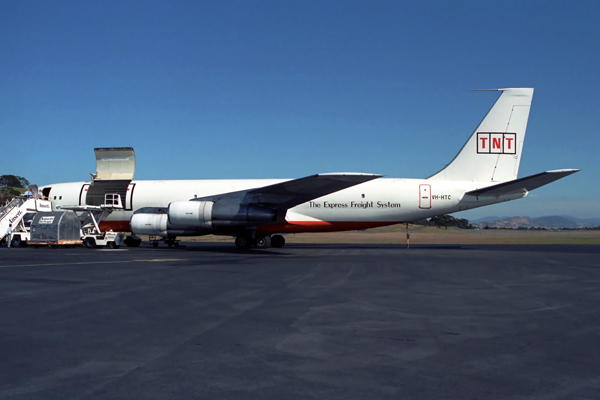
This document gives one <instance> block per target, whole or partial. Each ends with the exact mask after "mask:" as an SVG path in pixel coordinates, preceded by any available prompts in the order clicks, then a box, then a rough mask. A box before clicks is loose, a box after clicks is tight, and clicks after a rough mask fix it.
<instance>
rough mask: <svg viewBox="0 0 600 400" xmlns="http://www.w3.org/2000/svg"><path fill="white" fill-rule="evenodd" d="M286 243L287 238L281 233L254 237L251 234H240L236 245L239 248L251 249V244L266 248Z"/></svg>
mask: <svg viewBox="0 0 600 400" xmlns="http://www.w3.org/2000/svg"><path fill="white" fill-rule="evenodd" d="M284 244H285V238H284V237H283V236H281V235H273V236H270V235H265V236H262V235H261V236H256V238H252V236H250V235H238V236H237V237H236V238H235V245H236V246H237V248H238V249H244V250H245V249H249V248H250V247H251V246H256V248H258V249H266V248H269V247H276V248H280V247H283V245H284Z"/></svg>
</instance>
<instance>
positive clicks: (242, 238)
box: [235, 235, 252, 250]
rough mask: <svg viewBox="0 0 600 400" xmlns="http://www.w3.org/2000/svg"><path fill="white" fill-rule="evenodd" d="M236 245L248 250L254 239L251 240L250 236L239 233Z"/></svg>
mask: <svg viewBox="0 0 600 400" xmlns="http://www.w3.org/2000/svg"><path fill="white" fill-rule="evenodd" d="M235 245H236V246H237V248H238V249H243V250H246V249H249V248H250V246H251V245H252V241H251V240H250V237H249V236H246V235H239V236H238V237H236V238H235Z"/></svg>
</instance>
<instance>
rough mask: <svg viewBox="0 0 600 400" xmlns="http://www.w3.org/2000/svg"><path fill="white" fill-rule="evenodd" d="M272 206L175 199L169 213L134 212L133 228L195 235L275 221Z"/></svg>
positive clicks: (142, 232) (137, 231)
mask: <svg viewBox="0 0 600 400" xmlns="http://www.w3.org/2000/svg"><path fill="white" fill-rule="evenodd" d="M275 217H276V214H275V211H274V210H271V209H270V208H265V207H261V206H255V205H251V204H239V203H235V202H231V203H220V202H216V203H215V202H212V201H193V200H190V201H174V202H172V203H170V204H169V208H168V211H167V214H149V213H148V214H146V213H139V214H134V215H133V216H132V217H131V220H130V224H131V231H132V232H133V233H134V234H136V235H155V236H163V237H173V236H193V235H198V234H206V233H210V232H213V231H218V230H222V231H227V230H235V229H236V228H244V227H251V226H256V225H260V224H267V223H270V222H274V221H275Z"/></svg>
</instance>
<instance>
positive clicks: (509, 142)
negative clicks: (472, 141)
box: [477, 132, 517, 154]
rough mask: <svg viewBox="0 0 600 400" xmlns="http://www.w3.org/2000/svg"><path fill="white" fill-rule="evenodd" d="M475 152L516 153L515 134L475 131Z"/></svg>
mask: <svg viewBox="0 0 600 400" xmlns="http://www.w3.org/2000/svg"><path fill="white" fill-rule="evenodd" d="M477 154H517V134H516V133H482V132H477Z"/></svg>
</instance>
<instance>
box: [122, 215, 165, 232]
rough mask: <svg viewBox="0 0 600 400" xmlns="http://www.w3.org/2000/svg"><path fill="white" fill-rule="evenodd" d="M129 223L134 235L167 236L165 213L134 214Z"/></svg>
mask: <svg viewBox="0 0 600 400" xmlns="http://www.w3.org/2000/svg"><path fill="white" fill-rule="evenodd" d="M129 224H130V225H131V232H132V233H134V234H136V235H156V236H163V237H167V236H168V232H167V214H134V215H133V216H132V217H131V220H129Z"/></svg>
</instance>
